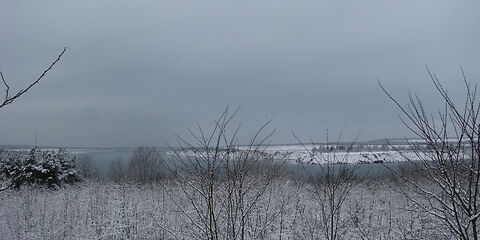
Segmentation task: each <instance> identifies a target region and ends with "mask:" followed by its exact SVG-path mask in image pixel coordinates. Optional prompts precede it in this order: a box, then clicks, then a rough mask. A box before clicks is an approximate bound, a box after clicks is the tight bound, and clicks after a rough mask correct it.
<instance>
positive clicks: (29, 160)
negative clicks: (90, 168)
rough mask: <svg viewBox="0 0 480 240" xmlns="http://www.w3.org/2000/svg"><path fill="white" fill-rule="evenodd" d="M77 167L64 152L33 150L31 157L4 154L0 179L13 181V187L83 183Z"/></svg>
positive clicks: (0, 162)
mask: <svg viewBox="0 0 480 240" xmlns="http://www.w3.org/2000/svg"><path fill="white" fill-rule="evenodd" d="M74 167H75V164H74V161H73V158H71V157H70V156H69V154H68V152H67V151H65V150H64V149H60V150H56V151H52V150H43V151H42V150H39V149H32V150H30V152H29V153H28V154H22V153H19V152H11V151H4V152H2V153H1V154H0V172H1V177H2V178H4V179H5V180H6V181H9V182H10V186H11V187H12V188H20V187H21V186H22V185H44V186H47V187H49V188H55V187H57V186H61V185H62V184H63V183H69V184H71V183H75V182H78V181H80V177H79V175H78V173H77V171H76V170H75V169H74Z"/></svg>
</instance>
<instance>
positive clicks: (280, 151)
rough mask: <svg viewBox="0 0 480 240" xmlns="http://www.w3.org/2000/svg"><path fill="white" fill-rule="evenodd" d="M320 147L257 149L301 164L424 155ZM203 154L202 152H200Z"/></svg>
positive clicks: (394, 159)
mask: <svg viewBox="0 0 480 240" xmlns="http://www.w3.org/2000/svg"><path fill="white" fill-rule="evenodd" d="M320 147H323V148H326V146H325V145H320V146H318V145H269V146H262V147H261V148H260V149H259V151H261V152H264V153H266V154H268V155H270V156H271V157H272V158H274V159H277V160H286V161H288V162H292V163H302V164H326V163H338V164H358V163H380V162H383V163H391V162H404V161H407V159H408V160H409V161H410V160H413V161H415V160H419V157H422V158H424V157H425V156H426V155H425V154H422V155H421V156H418V155H416V154H415V153H414V152H413V151H411V150H408V149H405V147H404V148H403V149H402V150H398V151H397V150H393V149H392V147H385V146H378V145H371V146H362V148H361V150H359V149H358V147H357V149H354V150H352V151H349V152H348V151H345V150H344V149H339V150H330V151H328V150H327V151H326V150H319V148H320ZM239 150H240V151H247V150H248V147H239ZM177 153H178V154H179V155H182V156H194V155H195V154H196V153H194V152H193V151H183V152H182V151H180V152H177ZM202 154H204V153H202ZM167 155H169V156H172V155H174V153H173V152H172V151H169V152H167Z"/></svg>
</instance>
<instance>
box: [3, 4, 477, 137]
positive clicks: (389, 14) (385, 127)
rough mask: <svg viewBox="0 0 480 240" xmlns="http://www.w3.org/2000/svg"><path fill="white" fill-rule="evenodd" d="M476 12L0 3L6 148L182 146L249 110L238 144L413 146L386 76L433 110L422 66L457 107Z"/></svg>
mask: <svg viewBox="0 0 480 240" xmlns="http://www.w3.org/2000/svg"><path fill="white" fill-rule="evenodd" d="M479 9H480V2H479V1H474V0H472V1H450V0H425V1H423V0H420V1H419V0H407V1H390V0H364V1H358V0H346V1H337V0H295V1H293V0H232V1H225V0H155V1H153V0H152V1H122V0H110V1H107V0H105V1H97V0H95V1H93V0H92V1H87V0H83V1H33V0H32V1H2V2H1V3H0V70H1V71H2V72H3V73H4V75H5V77H6V79H7V80H8V81H9V83H10V85H11V86H12V87H13V88H14V89H17V90H18V89H19V88H21V87H23V86H25V85H26V84H28V82H29V81H32V80H34V79H35V78H36V77H37V76H38V75H39V74H40V73H41V72H42V70H43V69H44V68H45V67H46V66H48V65H49V64H50V63H51V62H52V61H53V60H54V59H55V57H56V56H57V55H58V54H59V53H60V51H61V50H62V48H63V47H64V46H66V47H67V52H66V54H65V55H64V57H63V58H62V60H61V61H60V62H59V63H58V65H57V66H55V68H54V70H53V71H52V72H50V73H49V74H48V75H47V77H46V78H45V79H44V80H43V81H42V82H41V83H40V84H39V85H38V86H37V87H35V88H34V89H32V91H31V92H29V93H28V94H27V95H25V96H24V97H23V98H21V99H20V100H19V101H17V102H15V103H14V104H12V105H9V106H8V107H6V108H4V109H1V110H0V144H32V143H33V142H34V136H35V134H37V135H38V141H39V143H40V144H41V145H61V146H138V145H156V146H162V145H165V142H169V143H172V142H173V143H174V139H175V138H174V135H173V133H174V132H176V133H179V134H180V135H186V134H187V131H186V130H185V129H186V127H189V126H190V127H191V126H194V125H195V121H197V120H198V121H199V123H200V124H201V125H202V126H205V128H207V129H209V128H210V127H211V126H212V123H213V121H214V120H215V118H216V117H217V116H218V115H219V114H220V113H221V112H222V111H223V109H224V108H225V107H226V106H227V105H230V106H234V107H235V106H242V108H241V110H240V112H239V115H238V117H237V119H236V122H235V124H238V123H241V124H242V127H241V130H242V131H241V134H240V138H241V140H246V139H248V137H249V136H251V135H252V134H253V133H254V132H255V130H256V129H257V128H258V127H260V126H261V125H262V124H263V123H265V122H266V121H268V120H269V119H273V122H272V124H271V126H270V127H271V129H276V133H275V135H274V136H273V138H272V139H271V141H270V142H271V143H289V142H295V139H294V138H293V136H292V134H291V130H294V131H295V132H296V133H297V134H298V135H299V136H300V137H301V138H308V136H310V137H312V138H313V139H315V140H318V141H322V140H325V131H326V129H329V132H330V133H331V135H336V134H338V132H339V131H340V130H342V129H343V131H344V138H345V139H347V140H348V139H349V138H352V137H353V136H354V135H356V134H357V133H359V136H360V140H371V139H382V138H392V137H404V136H409V133H408V132H407V131H406V130H405V129H404V128H403V127H402V125H401V122H400V121H399V120H398V118H397V114H398V111H397V110H396V109H395V108H394V106H393V105H392V103H391V102H389V101H388V100H387V98H386V97H385V95H384V94H383V93H382V92H381V91H380V89H379V87H378V85H377V79H379V80H380V81H381V82H382V83H383V84H384V85H385V86H386V87H387V88H388V89H390V90H391V92H392V94H393V95H394V96H396V97H398V98H399V99H400V100H401V101H402V102H406V101H405V100H406V99H407V96H408V95H407V94H408V90H412V91H415V92H417V93H418V94H419V95H420V96H422V98H423V99H424V100H425V103H426V105H427V106H428V107H430V108H431V109H433V110H435V109H436V108H437V107H438V102H437V99H438V98H437V96H436V95H435V94H434V92H433V91H432V84H431V82H429V80H428V76H427V74H426V70H425V65H427V64H428V65H429V67H430V68H431V69H432V70H433V71H435V72H436V73H437V74H438V76H439V77H440V78H441V79H442V82H443V83H444V84H445V85H446V86H447V87H448V88H449V91H450V92H451V93H452V94H453V95H454V96H459V97H460V96H461V93H462V88H461V86H462V85H461V84H462V82H461V81H460V72H459V67H460V66H463V68H464V69H465V71H466V73H467V76H468V77H469V79H470V80H471V81H473V82H476V81H477V82H478V79H479V77H480V44H479V43H480V27H478V25H479V23H480V14H479Z"/></svg>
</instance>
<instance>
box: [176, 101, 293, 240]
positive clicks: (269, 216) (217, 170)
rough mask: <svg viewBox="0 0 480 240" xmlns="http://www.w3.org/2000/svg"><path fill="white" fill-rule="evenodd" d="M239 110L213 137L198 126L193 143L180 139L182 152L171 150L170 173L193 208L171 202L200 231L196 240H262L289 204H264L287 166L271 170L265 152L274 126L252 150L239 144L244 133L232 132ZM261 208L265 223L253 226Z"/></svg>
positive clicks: (260, 136) (227, 115) (221, 120)
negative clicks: (171, 162)
mask: <svg viewBox="0 0 480 240" xmlns="http://www.w3.org/2000/svg"><path fill="white" fill-rule="evenodd" d="M238 110H239V109H238V108H237V109H236V110H235V111H234V112H233V113H232V114H230V113H229V109H228V108H227V109H226V110H225V111H224V112H223V113H222V114H221V115H220V117H219V118H218V120H217V121H216V123H215V127H214V129H213V130H212V131H211V132H210V133H206V132H205V131H204V129H203V128H202V127H201V126H200V125H199V124H198V123H197V133H195V132H194V131H192V130H190V129H189V132H190V134H191V136H192V137H193V139H194V143H191V142H189V141H186V140H184V139H183V138H181V137H179V136H177V137H178V140H179V146H180V147H179V148H173V147H171V149H172V152H173V154H174V155H173V159H172V161H173V166H170V167H169V168H170V169H171V171H172V172H173V174H174V175H175V176H176V177H177V180H178V185H179V187H180V188H181V192H182V193H183V195H184V196H185V197H186V199H187V202H188V204H187V205H182V204H181V203H180V202H179V201H178V200H177V199H173V198H172V201H173V203H174V204H175V205H176V206H177V207H178V208H179V209H180V211H181V212H182V213H183V214H184V216H186V217H187V218H188V219H189V220H190V222H191V223H192V225H193V226H194V227H195V230H193V231H192V234H193V235H194V238H198V239H211V240H216V239H257V238H260V237H261V236H262V234H264V232H265V230H266V228H267V227H268V226H269V225H271V224H272V223H273V221H274V220H275V219H276V218H277V217H278V216H279V215H280V213H281V209H280V208H282V207H283V206H284V205H285V204H286V202H287V201H284V202H283V204H282V203H281V204H280V205H277V206H275V207H274V206H270V204H269V203H270V202H269V201H267V203H265V204H260V202H261V201H263V200H264V199H262V197H264V196H265V194H266V193H267V190H268V189H269V187H270V185H271V183H272V179H273V178H274V177H275V176H276V175H277V174H278V173H279V170H280V167H281V165H282V163H279V164H271V163H270V164H269V163H268V161H269V160H271V159H270V158H269V156H268V155H267V154H265V152H264V151H262V149H263V144H264V143H265V141H267V140H268V139H269V138H270V136H271V135H272V134H273V131H272V132H269V133H266V134H265V133H264V132H265V128H266V127H267V126H268V124H269V123H270V121H269V122H267V123H266V124H265V125H263V126H262V127H261V128H260V129H259V130H258V131H257V132H256V134H255V136H254V137H253V138H252V139H251V140H250V141H249V143H248V144H246V145H240V144H239V140H238V137H237V133H238V131H239V127H238V128H236V129H233V130H231V129H230V125H231V121H232V119H233V118H234V117H235V115H236V114H237V112H238ZM262 168H263V169H265V170H264V171H262ZM266 168H268V169H266ZM260 205H262V206H260ZM260 207H263V210H264V211H265V216H266V217H264V218H262V221H257V222H253V220H252V217H251V216H252V215H253V212H254V211H256V210H260ZM269 207H270V208H269ZM255 220H258V219H255ZM253 225H255V226H253Z"/></svg>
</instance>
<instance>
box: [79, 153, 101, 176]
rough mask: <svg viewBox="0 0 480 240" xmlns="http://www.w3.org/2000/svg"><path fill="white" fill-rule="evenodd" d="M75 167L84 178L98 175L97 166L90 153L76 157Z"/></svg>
mask: <svg viewBox="0 0 480 240" xmlns="http://www.w3.org/2000/svg"><path fill="white" fill-rule="evenodd" d="M75 168H76V169H77V170H78V173H79V174H80V175H82V177H84V178H94V177H98V172H97V170H96V166H95V164H94V163H93V159H92V157H91V156H90V155H82V156H79V157H77V158H75Z"/></svg>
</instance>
